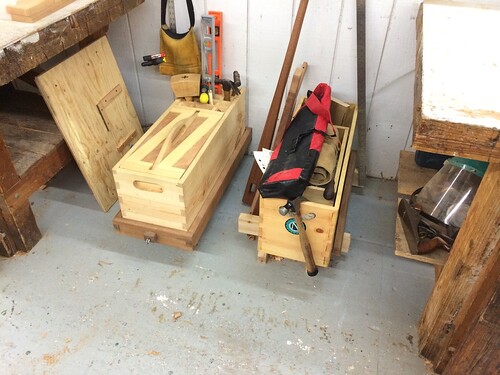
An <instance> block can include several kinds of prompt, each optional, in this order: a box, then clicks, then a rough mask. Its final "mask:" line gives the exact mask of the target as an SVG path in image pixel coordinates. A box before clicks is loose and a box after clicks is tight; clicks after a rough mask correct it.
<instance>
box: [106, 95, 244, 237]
mask: <svg viewBox="0 0 500 375" xmlns="http://www.w3.org/2000/svg"><path fill="white" fill-rule="evenodd" d="M241 91H242V93H241V95H239V96H234V97H232V99H231V101H230V102H228V101H223V100H222V97H221V96H219V95H215V98H214V104H213V105H210V104H201V103H198V102H187V101H185V100H183V99H178V100H176V101H175V102H174V103H173V104H172V105H171V106H170V107H169V108H168V109H167V111H166V112H165V113H164V114H163V115H162V116H161V117H160V118H159V119H158V120H157V121H156V122H155V123H154V124H153V125H152V126H151V128H150V129H149V130H148V131H147V132H146V133H145V134H144V136H143V137H142V138H141V139H140V140H139V142H137V144H135V145H134V146H133V147H132V148H131V150H130V151H129V152H128V153H127V154H126V155H125V156H124V157H123V158H122V159H121V160H120V161H119V162H118V163H117V164H116V165H115V167H114V168H113V176H114V179H115V183H116V188H117V193H118V199H119V202H120V207H121V213H122V216H123V218H125V219H131V220H136V221H139V222H143V223H149V224H154V225H159V226H162V227H166V228H173V229H176V230H181V231H187V230H189V228H190V226H191V225H192V224H193V221H194V220H195V219H196V216H197V215H198V213H199V212H200V209H201V208H202V206H203V205H204V203H205V200H206V198H207V196H209V194H210V192H211V190H212V188H213V187H214V185H215V184H216V182H217V179H218V178H223V177H224V176H220V174H221V170H223V169H224V166H225V164H226V163H229V162H230V160H228V159H229V158H228V157H229V155H231V154H232V152H233V151H234V150H235V149H236V147H237V145H238V143H239V141H240V138H241V137H242V135H243V133H244V131H245V123H246V114H245V90H241Z"/></svg>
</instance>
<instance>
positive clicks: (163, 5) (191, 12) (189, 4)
mask: <svg viewBox="0 0 500 375" xmlns="http://www.w3.org/2000/svg"><path fill="white" fill-rule="evenodd" d="M167 1H169V0H161V24H162V25H165V24H166V22H165V13H166V12H167ZM171 1H174V0H171ZM186 6H187V9H188V13H189V22H190V25H191V27H193V26H194V7H193V1H192V0H186Z"/></svg>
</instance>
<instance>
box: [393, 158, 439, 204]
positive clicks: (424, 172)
mask: <svg viewBox="0 0 500 375" xmlns="http://www.w3.org/2000/svg"><path fill="white" fill-rule="evenodd" d="M436 172H437V171H436V170H435V169H431V168H423V167H420V166H418V165H417V163H415V153H414V152H411V151H400V152H399V168H398V174H397V180H398V193H399V194H401V195H404V196H411V195H412V194H413V192H414V191H415V190H417V189H418V188H421V187H422V186H424V185H425V184H426V183H427V182H429V180H430V179H431V178H432V177H433V176H434V175H435V174H436Z"/></svg>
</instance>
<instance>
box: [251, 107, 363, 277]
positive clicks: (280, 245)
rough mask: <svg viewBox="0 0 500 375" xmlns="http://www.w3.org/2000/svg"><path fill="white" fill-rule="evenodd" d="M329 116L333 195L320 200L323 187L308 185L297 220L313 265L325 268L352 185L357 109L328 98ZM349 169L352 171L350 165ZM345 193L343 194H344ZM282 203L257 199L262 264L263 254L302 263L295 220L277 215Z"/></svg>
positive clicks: (279, 200) (283, 200) (341, 232)
mask: <svg viewBox="0 0 500 375" xmlns="http://www.w3.org/2000/svg"><path fill="white" fill-rule="evenodd" d="M299 107H300V106H299ZM330 113H331V118H332V122H333V125H334V128H335V133H336V134H337V136H338V140H339V141H340V150H339V153H338V158H337V165H336V166H335V169H334V170H333V180H334V190H335V196H334V197H333V199H331V200H327V199H325V198H324V197H323V193H324V191H325V189H324V188H323V187H317V186H308V187H307V188H306V190H305V192H304V194H303V196H304V198H305V199H306V201H303V202H301V204H300V212H301V213H302V215H301V218H302V221H303V224H304V226H305V229H306V234H307V237H308V239H309V242H310V244H311V249H312V254H313V258H314V262H315V263H316V265H317V266H322V267H328V266H329V264H330V259H331V255H332V249H333V247H334V242H337V241H338V240H340V241H342V237H343V235H344V233H343V232H344V226H343V225H342V228H341V230H340V231H339V230H337V226H338V225H339V223H340V222H341V221H342V222H344V221H345V214H346V211H347V209H346V208H345V209H341V205H347V201H348V200H349V196H348V195H349V194H348V192H349V191H350V190H348V189H350V184H351V183H352V181H348V182H346V176H347V170H348V166H349V164H353V163H352V160H351V163H350V162H349V161H350V159H351V157H350V156H351V146H352V141H353V138H354V130H355V127H356V118H357V106H356V105H355V104H347V103H344V102H342V101H340V100H338V99H336V98H332V99H331V106H330ZM322 151H323V150H322ZM350 167H351V168H350V169H351V170H352V171H353V168H352V167H353V165H351V166H350ZM351 178H352V176H351ZM345 190H346V192H347V194H344V191H345ZM285 203H286V200H285V199H275V198H265V199H260V209H259V212H260V213H259V232H258V233H259V236H258V256H259V260H261V261H264V262H265V260H266V259H267V255H275V256H279V257H283V258H287V259H293V260H298V261H302V262H303V261H304V255H303V253H302V250H301V246H300V239H299V233H298V229H297V225H296V223H295V219H293V218H291V217H290V216H282V215H280V213H279V208H280V206H283V205H285ZM341 216H342V217H341ZM339 232H340V233H339ZM336 236H339V238H336ZM341 246H342V243H341V242H340V247H341ZM339 255H340V250H339Z"/></svg>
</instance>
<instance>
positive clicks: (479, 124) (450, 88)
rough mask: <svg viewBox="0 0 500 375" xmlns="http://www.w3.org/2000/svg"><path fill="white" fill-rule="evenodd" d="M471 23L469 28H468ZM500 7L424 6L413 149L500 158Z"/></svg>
mask: <svg viewBox="0 0 500 375" xmlns="http://www.w3.org/2000/svg"><path fill="white" fill-rule="evenodd" d="M464 25H467V27H464ZM499 34H500V8H493V7H491V8H488V7H487V6H474V5H469V6H464V4H460V3H458V4H453V3H452V2H438V1H432V2H424V3H423V4H422V6H421V8H420V12H419V15H418V20H417V61H416V75H415V80H416V81H415V104H414V120H413V121H414V123H413V147H414V148H416V149H419V150H423V151H430V152H436V153H441V154H447V155H453V156H462V157H467V158H471V159H476V160H484V161H488V160H490V159H492V158H494V159H499V158H500V148H499V147H497V144H498V141H499V140H500V103H499V102H498V100H496V98H497V97H498V87H500V50H499V49H497V48H491V46H492V45H495V44H496V43H497V35H499Z"/></svg>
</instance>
